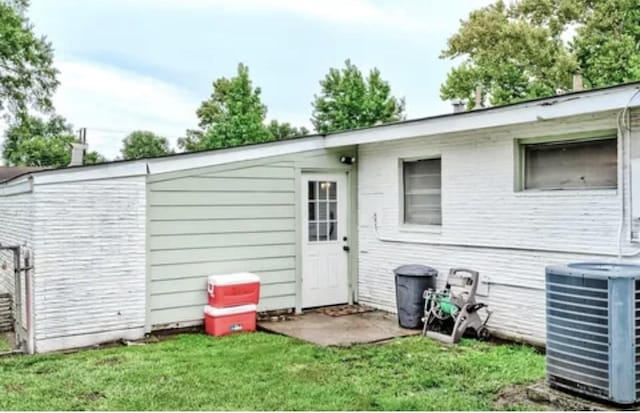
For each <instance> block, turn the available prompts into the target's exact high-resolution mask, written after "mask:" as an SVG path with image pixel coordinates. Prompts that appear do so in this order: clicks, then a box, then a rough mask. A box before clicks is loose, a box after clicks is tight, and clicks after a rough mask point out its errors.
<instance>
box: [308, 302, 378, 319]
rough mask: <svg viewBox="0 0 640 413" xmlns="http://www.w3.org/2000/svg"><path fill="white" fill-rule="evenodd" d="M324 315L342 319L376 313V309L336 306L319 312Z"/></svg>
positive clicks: (355, 305)
mask: <svg viewBox="0 0 640 413" xmlns="http://www.w3.org/2000/svg"><path fill="white" fill-rule="evenodd" d="M317 311H318V312H320V313H322V314H326V315H328V316H331V317H342V316H345V315H351V314H362V313H370V312H373V311H376V309H375V308H371V307H368V306H366V305H360V304H351V305H335V306H331V307H324V308H320V309H318V310H317Z"/></svg>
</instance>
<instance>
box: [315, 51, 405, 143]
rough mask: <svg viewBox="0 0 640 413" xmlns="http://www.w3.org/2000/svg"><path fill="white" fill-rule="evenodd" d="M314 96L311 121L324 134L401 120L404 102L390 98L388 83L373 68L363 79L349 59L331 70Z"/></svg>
mask: <svg viewBox="0 0 640 413" xmlns="http://www.w3.org/2000/svg"><path fill="white" fill-rule="evenodd" d="M320 88H321V91H320V95H316V96H314V101H313V103H312V105H313V114H312V119H311V122H312V123H313V126H314V127H315V129H316V131H318V132H320V133H327V132H332V131H336V130H345V129H354V128H360V127H365V126H372V125H376V124H380V123H388V122H395V121H398V120H402V119H404V99H398V98H395V97H394V96H392V95H391V87H390V86H389V83H388V82H386V81H384V80H382V78H381V76H380V71H379V70H378V69H375V68H374V69H372V70H371V71H370V72H369V76H367V77H366V78H365V77H364V76H363V75H362V73H361V72H360V69H358V68H357V67H356V65H354V64H353V63H351V61H350V60H347V61H346V62H345V67H344V68H342V69H336V68H331V69H330V70H329V73H328V74H327V75H326V76H325V78H324V79H323V80H321V81H320Z"/></svg>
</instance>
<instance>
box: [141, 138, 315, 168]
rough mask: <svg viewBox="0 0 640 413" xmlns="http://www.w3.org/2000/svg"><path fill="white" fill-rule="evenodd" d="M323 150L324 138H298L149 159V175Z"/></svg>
mask: <svg viewBox="0 0 640 413" xmlns="http://www.w3.org/2000/svg"><path fill="white" fill-rule="evenodd" d="M323 148H324V138H323V137H322V136H318V137H315V138H312V137H309V138H300V139H292V140H284V141H280V142H273V143H271V144H267V145H255V146H245V147H238V148H229V149H220V150H217V151H211V152H203V153H194V154H185V155H180V156H174V157H167V158H156V159H149V160H148V164H149V173H150V174H161V173H165V172H174V171H181V170H184V169H195V168H202V167H207V166H212V165H220V164H226V163H232V162H241V161H250V160H253V159H260V158H268V157H271V156H278V155H288V154H292V153H299V152H305V151H312V150H316V149H323Z"/></svg>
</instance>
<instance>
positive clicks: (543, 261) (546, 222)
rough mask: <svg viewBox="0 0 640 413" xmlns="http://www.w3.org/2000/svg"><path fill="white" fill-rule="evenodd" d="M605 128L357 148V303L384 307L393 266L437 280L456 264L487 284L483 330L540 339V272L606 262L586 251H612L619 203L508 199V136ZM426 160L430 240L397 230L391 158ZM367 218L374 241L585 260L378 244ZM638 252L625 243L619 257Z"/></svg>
mask: <svg viewBox="0 0 640 413" xmlns="http://www.w3.org/2000/svg"><path fill="white" fill-rule="evenodd" d="M605 129H613V130H615V129H616V114H613V113H608V114H599V115H591V116H583V117H580V118H575V119H571V120H563V121H554V122H548V121H547V122H537V123H536V124H534V125H526V126H522V127H519V128H513V127H511V128H503V129H499V130H487V131H478V132H476V133H467V134H464V135H448V136H441V137H436V138H428V139H426V138H425V139H411V140H405V141H397V142H388V143H379V144H368V145H362V146H360V148H359V154H358V168H359V169H358V173H359V175H358V179H359V214H358V215H359V216H358V219H359V237H360V254H359V283H358V288H359V300H360V302H363V303H366V304H371V305H373V306H377V307H381V308H385V309H387V310H394V307H395V292H394V284H393V280H394V278H393V273H392V270H393V268H395V267H396V266H398V265H401V264H406V263H422V264H427V265H432V266H434V267H436V268H437V269H438V270H439V271H440V274H441V275H440V277H439V278H440V282H441V283H442V282H444V279H445V278H446V274H447V271H448V269H449V268H451V267H457V266H466V267H470V268H473V269H477V270H479V271H480V273H481V277H482V278H484V279H485V280H489V281H490V283H489V287H488V290H489V293H488V294H489V295H488V297H485V298H484V301H485V302H487V303H488V304H489V305H490V307H491V309H492V310H494V316H493V318H492V321H491V323H490V325H491V326H492V327H493V328H498V329H501V330H504V331H506V332H508V333H512V334H518V335H524V336H530V337H533V338H535V339H538V340H543V339H544V267H545V265H547V264H551V263H567V262H571V261H584V260H605V259H606V260H609V261H611V260H615V257H602V256H596V255H591V256H590V255H588V253H590V252H591V253H595V252H610V253H616V252H617V245H618V244H617V238H618V237H617V234H618V227H619V222H620V217H621V211H620V202H621V199H620V195H619V194H618V193H617V191H615V190H608V191H567V192H539V193H518V192H515V191H514V171H515V164H514V159H515V150H514V138H525V137H536V136H541V137H543V136H551V135H560V134H564V133H573V132H581V131H589V130H591V131H596V130H605ZM637 138H638V137H637V136H636V137H635V138H634V139H636V140H638V139H637ZM436 155H440V156H441V157H442V191H443V193H442V214H443V225H442V227H441V229H440V231H439V232H436V233H429V232H415V231H413V232H412V231H406V230H403V228H402V227H401V225H400V224H399V223H400V210H399V206H400V196H401V193H400V188H399V182H400V177H399V172H400V168H399V159H402V158H415V157H421V156H424V157H429V156H436ZM627 186H628V185H627ZM374 213H375V214H376V215H377V217H378V226H379V236H380V237H383V238H390V239H395V240H415V241H430V242H434V243H437V242H442V243H463V244H474V245H489V246H515V247H525V248H530V249H536V248H538V249H558V250H576V251H585V253H587V255H576V254H564V253H550V252H536V251H509V250H504V249H496V248H493V249H492V248H469V247H452V246H442V245H441V246H438V245H426V244H416V243H397V242H383V241H380V240H379V238H378V237H377V236H376V234H375V231H374V228H373V220H372V215H373V214H374ZM627 233H628V231H625V234H627ZM625 236H626V235H625ZM627 238H628V237H627ZM638 247H640V246H638V245H636V246H633V245H629V243H628V242H627V243H626V244H625V251H631V250H633V249H634V248H635V249H637V248H638ZM635 261H640V260H638V259H635Z"/></svg>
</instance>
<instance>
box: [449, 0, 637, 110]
mask: <svg viewBox="0 0 640 413" xmlns="http://www.w3.org/2000/svg"><path fill="white" fill-rule="evenodd" d="M571 30H575V37H574V39H573V40H572V41H566V40H565V38H566V37H567V34H568V33H570V31H571ZM639 45H640V9H639V3H638V0H608V1H599V0H519V1H517V2H514V3H512V4H510V5H509V6H507V5H505V3H504V1H502V0H500V1H497V2H496V3H494V4H492V5H489V6H487V7H483V8H480V9H478V10H475V11H473V12H471V14H470V15H469V17H468V19H467V20H465V21H462V22H461V26H460V28H459V30H458V32H457V33H455V34H454V35H453V36H451V37H450V38H449V40H448V43H447V48H446V49H445V50H444V51H443V52H442V55H441V57H442V58H445V59H460V58H462V59H463V60H462V62H461V63H460V64H459V65H457V66H456V67H454V68H453V69H452V70H451V71H450V72H449V74H448V76H447V79H446V81H445V82H444V84H443V85H442V86H441V97H442V98H443V99H454V98H460V99H466V100H467V101H468V102H469V103H470V104H471V103H472V102H473V94H474V90H475V88H476V86H481V87H482V90H483V91H484V93H485V97H487V98H488V99H489V101H490V103H492V104H502V103H508V102H513V101H518V100H522V99H530V98H536V97H542V96H548V95H552V94H555V93H558V92H563V91H567V90H570V88H571V85H572V77H573V75H574V74H575V73H578V72H581V73H582V74H583V75H584V78H585V84H586V86H587V87H596V86H606V85H611V84H615V83H619V82H625V81H631V80H637V79H640V57H639V51H640V50H639V47H640V46H639Z"/></svg>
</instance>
